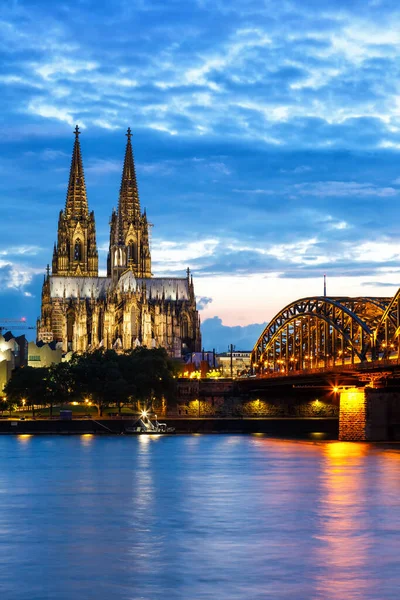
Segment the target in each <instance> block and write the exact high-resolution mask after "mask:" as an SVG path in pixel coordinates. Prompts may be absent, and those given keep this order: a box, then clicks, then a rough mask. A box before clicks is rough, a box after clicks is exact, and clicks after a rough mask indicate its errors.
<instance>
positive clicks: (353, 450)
mask: <svg viewBox="0 0 400 600" xmlns="http://www.w3.org/2000/svg"><path fill="white" fill-rule="evenodd" d="M369 450H370V447H369V446H368V444H364V443H357V442H329V443H328V444H326V446H324V451H325V456H327V457H328V458H329V460H330V464H331V465H338V464H348V462H349V461H350V462H351V460H352V459H354V458H357V457H361V456H365V455H366V454H368V452H369Z"/></svg>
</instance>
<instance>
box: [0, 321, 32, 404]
mask: <svg viewBox="0 0 400 600" xmlns="http://www.w3.org/2000/svg"><path fill="white" fill-rule="evenodd" d="M27 352H28V343H27V341H26V338H25V336H24V335H19V336H17V337H14V336H13V334H12V333H11V331H7V332H6V333H4V335H2V334H0V396H1V395H2V393H3V390H4V388H5V386H6V384H7V383H8V380H9V379H10V377H11V373H12V372H13V370H14V369H16V368H17V367H22V366H24V365H26V361H27Z"/></svg>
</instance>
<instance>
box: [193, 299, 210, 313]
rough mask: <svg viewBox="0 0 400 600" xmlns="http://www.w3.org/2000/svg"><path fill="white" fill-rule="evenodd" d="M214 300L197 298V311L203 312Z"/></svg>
mask: <svg viewBox="0 0 400 600" xmlns="http://www.w3.org/2000/svg"><path fill="white" fill-rule="evenodd" d="M211 302H212V298H209V297H208V296H196V303H197V309H198V310H203V309H204V308H205V307H206V306H207V305H208V304H211Z"/></svg>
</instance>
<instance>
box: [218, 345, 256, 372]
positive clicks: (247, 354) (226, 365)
mask: <svg viewBox="0 0 400 600" xmlns="http://www.w3.org/2000/svg"><path fill="white" fill-rule="evenodd" d="M250 365H251V351H250V350H233V352H232V375H233V377H236V376H237V375H240V374H241V373H243V372H244V371H247V370H248V369H249V368H250ZM217 366H218V367H219V368H220V371H221V374H222V376H223V377H230V376H231V353H230V352H222V353H221V354H217Z"/></svg>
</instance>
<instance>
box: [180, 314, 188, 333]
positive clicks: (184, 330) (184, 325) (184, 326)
mask: <svg viewBox="0 0 400 600" xmlns="http://www.w3.org/2000/svg"><path fill="white" fill-rule="evenodd" d="M181 337H182V339H186V338H188V337H189V321H188V318H187V316H186V315H183V317H182V321H181Z"/></svg>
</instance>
